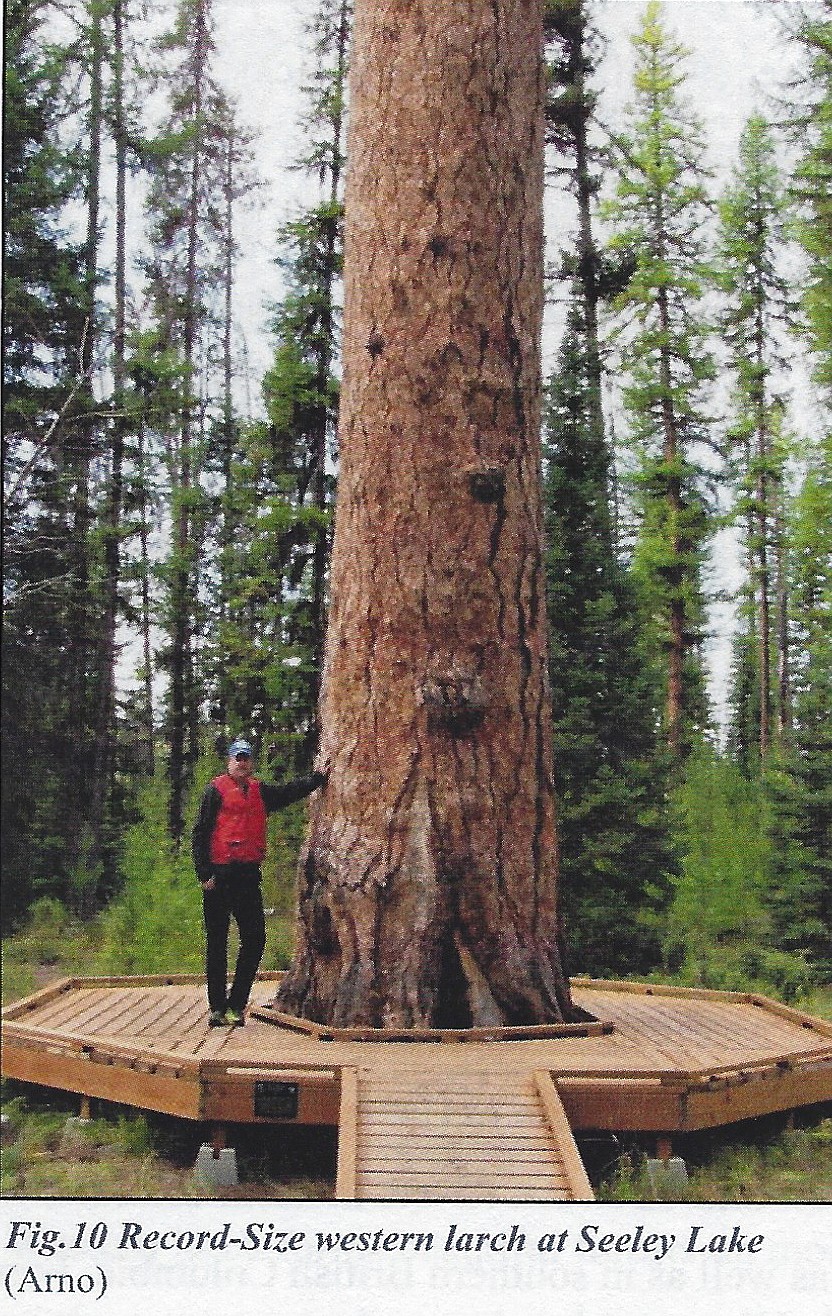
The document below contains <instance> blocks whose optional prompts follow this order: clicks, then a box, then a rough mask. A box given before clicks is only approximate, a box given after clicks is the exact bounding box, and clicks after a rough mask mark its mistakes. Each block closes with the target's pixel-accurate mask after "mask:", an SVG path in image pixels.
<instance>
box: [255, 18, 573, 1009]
mask: <svg viewBox="0 0 832 1316" xmlns="http://www.w3.org/2000/svg"><path fill="white" fill-rule="evenodd" d="M350 113H351V136H350V156H349V173H348V183H347V197H346V216H347V219H346V223H347V232H346V259H345V266H346V275H345V278H346V290H345V297H346V302H345V330H344V338H345V341H344V383H343V392H342V401H341V422H340V452H341V466H340V475H339V488H338V502H337V509H336V523H335V524H336V529H335V545H334V552H333V563H332V602H331V609H330V619H329V631H328V638H327V648H326V655H325V662H324V673H323V689H322V699H321V713H320V716H321V738H322V752H323V756H324V757H325V758H326V759H328V761H329V765H330V778H329V782H328V784H327V786H326V787H325V789H324V790H323V791H321V792H320V793H319V794H318V796H316V797H315V798H314V803H313V805H312V810H311V815H310V828H309V834H308V838H307V840H306V844H305V848H304V851H303V853H302V855H301V860H300V866H299V892H298V925H297V933H296V948H295V957H294V962H293V964H292V967H291V969H290V971H289V973H288V974H287V976H286V979H285V980H284V983H283V984H282V986H281V989H280V991H279V994H278V997H277V1002H276V1003H277V1004H278V1006H279V1007H280V1008H281V1009H283V1010H285V1011H288V1012H291V1013H294V1014H297V1015H301V1016H303V1017H306V1018H309V1019H316V1020H320V1021H322V1022H326V1023H329V1024H331V1025H341V1026H348V1025H362V1024H363V1025H371V1026H377V1027H397V1028H400V1027H425V1026H434V1027H443V1026H445V1027H465V1026H468V1025H471V1024H477V1025H479V1024H500V1023H502V1024H528V1023H547V1022H555V1021H558V1020H568V1019H569V1018H570V1017H571V1003H570V997H569V986H568V981H567V979H566V976H565V972H564V969H563V966H562V960H561V951H560V937H559V924H558V914H557V903H556V895H557V890H556V888H557V854H556V838H555V817H554V794H553V782H552V762H551V732H550V706H549V695H548V688H547V670H546V633H545V607H544V595H543V574H542V563H541V553H542V544H541V538H542V535H541V506H540V474H539V419H540V415H539V413H540V360H539V356H540V326H541V316H542V298H543V270H542V261H543V221H542V194H543V62H542V2H541V0H510V2H509V0H455V3H454V4H449V5H445V4H439V3H437V2H436V0H363V2H362V0H358V3H357V4H356V6H355V31H354V38H353V48H352V70H351V101H350Z"/></svg>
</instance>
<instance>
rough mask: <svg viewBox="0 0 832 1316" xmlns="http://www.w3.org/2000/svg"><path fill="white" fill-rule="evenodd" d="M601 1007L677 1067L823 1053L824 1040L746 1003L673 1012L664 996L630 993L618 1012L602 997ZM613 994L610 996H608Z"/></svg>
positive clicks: (696, 1005)
mask: <svg viewBox="0 0 832 1316" xmlns="http://www.w3.org/2000/svg"><path fill="white" fill-rule="evenodd" d="M602 995H603V1002H602V1005H601V1008H603V1009H605V1012H608V1013H610V1014H613V1013H614V1014H615V1015H616V1019H615V1022H616V1027H617V1029H618V1030H619V1031H620V1032H621V1034H622V1035H623V1036H626V1037H627V1038H628V1039H631V1040H635V1039H637V1038H639V1037H642V1038H645V1039H647V1040H648V1041H649V1042H651V1043H652V1045H653V1046H654V1047H655V1048H656V1049H658V1050H660V1051H661V1053H662V1054H663V1055H664V1056H665V1057H666V1060H669V1061H671V1062H672V1063H673V1064H674V1065H675V1066H676V1067H677V1068H680V1069H683V1070H692V1069H699V1068H704V1069H707V1068H709V1067H712V1066H714V1065H725V1064H727V1063H730V1062H736V1063H737V1064H738V1065H742V1064H748V1063H750V1062H751V1061H752V1059H754V1058H755V1057H759V1056H760V1054H761V1052H762V1054H769V1055H771V1056H780V1055H782V1054H785V1053H791V1052H793V1051H795V1050H800V1051H805V1050H812V1049H814V1050H817V1051H818V1052H822V1051H823V1050H824V1049H825V1048H826V1047H827V1046H828V1040H827V1039H825V1038H824V1037H823V1036H822V1035H820V1034H812V1033H811V1032H810V1031H809V1030H807V1029H805V1028H803V1027H801V1026H800V1025H799V1024H796V1023H794V1022H792V1021H791V1020H788V1019H779V1018H778V1017H777V1016H776V1015H770V1016H768V1017H764V1018H763V1019H761V1020H760V1022H761V1024H762V1025H763V1026H762V1027H761V1028H759V1030H758V1029H757V1028H756V1024H757V1016H758V1015H761V1016H764V1014H765V1012H764V1011H762V1010H760V1009H759V1008H758V1007H756V1006H753V1005H750V1004H735V1003H733V1002H730V1003H726V1004H725V1005H724V1006H722V1009H721V1011H720V1008H719V1006H718V1005H717V1003H715V1002H712V1001H701V1002H699V1001H695V1002H694V1001H684V1002H681V1003H679V1005H678V1006H677V1007H676V1008H674V1006H673V1003H672V1002H670V1001H668V998H667V997H661V998H660V997H655V996H647V997H645V996H636V995H635V994H633V996H632V997H630V998H629V999H628V1000H627V1001H626V1003H625V1004H624V1005H623V1008H622V1009H621V1010H619V1009H615V1008H614V1005H613V1003H612V1002H611V1003H610V1005H609V1007H608V1008H607V1000H608V998H607V997H606V995H605V994H602ZM612 995H613V994H612V993H611V994H610V996H612Z"/></svg>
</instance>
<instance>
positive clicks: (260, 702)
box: [2, 0, 832, 1000]
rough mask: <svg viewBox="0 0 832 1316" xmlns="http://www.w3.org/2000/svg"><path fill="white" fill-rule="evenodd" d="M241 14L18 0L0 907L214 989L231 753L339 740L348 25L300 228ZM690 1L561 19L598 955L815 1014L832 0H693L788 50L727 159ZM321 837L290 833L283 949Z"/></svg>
mask: <svg viewBox="0 0 832 1316" xmlns="http://www.w3.org/2000/svg"><path fill="white" fill-rule="evenodd" d="M215 7H216V8H217V9H219V8H221V7H222V6H221V5H220V4H219V0H216V4H215V5H212V2H211V0H176V2H174V0H167V2H166V3H157V4H152V3H150V2H149V0H147V2H146V0H61V2H60V3H58V2H57V0H54V2H53V0H8V3H7V6H6V106H5V114H6V118H5V135H6V140H5V153H4V180H5V192H4V202H5V268H4V322H3V334H4V338H3V347H4V370H5V391H4V403H3V408H4V412H3V423H4V435H5V464H4V536H5V538H4V574H5V623H4V632H3V663H2V674H3V768H4V789H3V800H2V809H3V814H2V845H3V884H4V919H5V930H6V932H7V933H9V934H17V937H18V940H19V938H20V937H21V936H22V937H23V943H24V944H25V946H26V947H27V954H29V953H31V955H32V956H33V957H34V958H35V959H37V960H40V961H47V962H48V961H49V960H50V959H58V958H61V959H62V960H63V961H65V960H66V956H67V954H68V952H69V950H70V948H74V951H72V953H74V954H75V955H76V956H77V958H78V961H79V963H78V964H77V966H76V967H78V968H79V969H80V970H83V971H86V972H89V971H101V972H104V971H113V972H116V971H119V972H129V971H152V970H159V971H176V970H180V971H181V970H190V969H192V970H198V969H199V968H200V967H201V958H202V952H201V927H200V906H199V901H198V900H197V892H196V888H195V880H194V877H193V872H192V868H191V864H190V854H189V844H188V841H189V826H190V821H191V818H192V816H193V812H194V810H195V806H196V801H197V799H198V795H199V792H200V791H201V789H202V786H203V785H204V783H205V781H206V780H208V779H209V778H210V777H211V776H213V775H214V773H215V772H216V771H217V769H218V767H219V766H220V765H221V762H222V756H223V753H224V748H225V746H226V744H227V742H228V739H229V738H230V737H232V736H234V735H236V734H240V733H242V734H246V735H247V736H249V737H250V738H251V739H253V741H254V742H255V744H256V746H257V749H258V752H259V754H260V756H261V758H262V760H263V761H264V768H265V764H266V761H267V762H268V764H269V770H270V771H271V772H272V773H273V774H274V775H277V776H281V775H292V774H294V773H295V772H297V771H302V770H304V769H305V768H306V767H308V765H309V763H310V761H311V757H312V754H313V753H314V748H315V705H316V698H317V687H318V674H319V668H320V655H321V650H322V644H323V635H324V630H325V624H326V600H327V582H328V564H329V553H330V547H331V537H332V509H333V505H334V492H335V488H336V483H337V473H338V453H337V439H336V434H337V412H338V375H339V331H340V286H341V285H340V274H341V260H342V208H341V207H342V201H341V198H342V190H343V178H344V169H345V165H346V150H347V126H348V117H349V105H348V98H347V92H346V75H347V70H348V64H349V29H350V17H351V13H350V9H351V6H350V4H349V3H348V2H347V0H318V2H317V3H316V2H315V0H309V4H308V6H304V7H302V8H304V9H308V14H306V17H307V19H308V25H307V28H306V59H305V71H304V73H303V74H302V75H301V81H302V84H303V86H302V100H303V104H304V113H303V117H302V120H301V121H300V123H299V124H298V125H297V128H296V129H295V128H293V130H292V131H293V133H294V138H295V139H296V141H297V158H296V160H294V161H293V164H292V168H291V169H287V170H285V171H284V172H283V173H282V174H281V179H283V178H285V191H284V193H283V195H282V197H281V200H280V211H281V213H280V214H279V215H278V214H276V213H272V211H271V210H270V209H269V208H268V207H267V204H266V200H265V197H266V191H265V189H264V188H263V186H262V180H261V179H260V178H259V177H258V173H257V168H256V159H257V158H258V156H259V158H263V157H262V155H261V154H260V153H259V152H257V151H255V138H254V135H253V131H252V128H251V127H250V126H249V125H248V124H246V123H245V122H244V121H243V119H242V116H241V112H240V109H239V106H238V104H237V103H236V102H235V100H234V98H233V96H232V95H231V94H230V92H229V90H228V86H229V83H228V80H227V78H226V79H224V78H223V76H222V73H221V70H222V69H223V68H224V67H225V68H227V64H228V59H229V54H228V50H227V49H226V50H225V51H223V50H222V49H220V48H218V44H217V42H218V38H217V36H216V31H215V14H214V12H213V10H214V8H215ZM682 7H683V6H681V5H679V4H668V5H666V6H664V7H662V6H660V5H657V4H648V5H646V6H644V7H640V6H639V7H636V6H630V5H626V6H624V5H620V6H619V5H616V4H615V3H611V2H610V0H548V3H547V8H546V14H547V19H546V24H547V46H546V59H547V64H548V67H549V78H548V96H547V127H548V139H549V173H548V197H547V216H548V218H549V221H550V223H549V230H550V231H549V239H548V241H549V246H548V255H549V274H548V280H547V283H548V289H547V291H548V296H549V303H550V313H549V316H548V320H547V372H546V373H547V378H546V407H545V419H544V430H543V436H542V438H543V478H544V500H545V515H546V531H547V550H546V552H547V558H546V563H547V586H548V599H547V606H548V612H549V622H550V630H551V663H550V670H551V683H552V692H553V699H554V710H555V717H554V726H553V735H554V738H555V752H556V772H557V787H558V796H559V801H560V816H559V837H560V848H561V873H562V876H561V895H562V903H563V907H564V913H565V918H566V928H567V937H568V945H569V951H570V963H569V967H570V970H571V971H572V972H582V973H591V974H594V975H599V976H600V975H616V976H638V977H646V976H649V975H652V974H656V975H658V976H662V977H665V978H667V977H674V978H675V979H676V980H679V981H682V982H685V983H690V984H696V985H703V986H709V987H723V988H742V989H746V988H749V987H757V988H761V989H763V990H765V991H767V992H769V993H771V994H775V995H779V996H780V997H782V998H783V999H786V1000H794V999H796V998H798V997H800V996H801V995H805V994H806V993H808V992H810V991H811V990H812V989H813V988H814V987H817V986H818V985H822V984H824V983H827V984H828V982H829V978H830V970H832V953H831V952H830V927H831V926H832V920H830V890H832V882H831V881H830V878H831V877H832V873H831V872H830V865H831V863H832V771H830V766H831V765H832V731H830V724H829V707H830V694H832V689H831V687H832V662H831V661H830V659H832V631H831V630H830V612H831V611H832V552H830V550H831V549H832V467H831V466H830V461H832V427H830V422H829V409H828V403H829V389H830V384H832V359H830V347H831V346H832V343H831V342H830V325H832V314H830V309H831V308H830V298H832V292H831V291H830V290H831V289H832V215H830V208H829V196H830V194H832V82H831V81H830V79H831V76H832V6H830V4H829V3H828V0H823V2H818V3H783V4H776V5H771V4H769V5H765V6H751V5H745V4H743V5H739V4H737V5H731V4H713V5H706V6H695V7H696V8H701V9H703V10H705V9H708V10H712V11H714V12H715V13H716V12H718V14H719V21H720V22H723V23H725V24H728V23H730V21H731V20H730V12H731V10H732V9H740V8H742V9H743V10H744V11H746V13H747V12H748V11H749V10H751V9H755V10H756V12H757V14H758V16H759V21H760V22H761V23H763V24H769V25H771V31H772V42H773V43H774V42H775V40H776V42H777V49H778V51H780V52H781V58H780V64H781V67H782V68H783V70H784V72H783V77H782V80H781V81H780V82H779V84H778V85H774V84H773V83H770V84H769V85H767V86H766V87H765V88H761V89H760V95H759V104H758V105H756V106H754V107H752V109H751V110H750V112H749V117H748V118H747V120H745V121H744V122H743V123H742V125H740V126H739V128H738V132H737V136H736V141H735V142H734V143H733V158H731V159H730V160H726V157H725V150H726V140H727V138H726V139H721V140H720V142H719V144H718V145H719V152H718V154H719V159H718V161H715V160H714V158H713V157H714V151H713V149H712V148H713V147H714V146H715V145H716V143H714V141H713V138H711V139H709V136H708V132H707V131H706V126H705V119H706V116H705V110H706V108H707V107H706V106H704V105H702V104H697V101H696V99H695V98H694V97H693V96H692V95H691V90H692V81H691V78H690V68H691V61H692V60H693V58H694V56H693V52H690V51H687V50H686V49H685V48H684V47H683V46H682V45H681V44H680V42H679V41H678V39H677V37H676V35H675V32H674V14H676V13H678V12H679V10H680V9H681V8H682ZM691 7H693V6H691ZM225 8H226V9H227V8H228V7H227V6H225ZM244 8H245V11H246V14H247V15H248V18H249V20H251V18H252V11H251V7H250V6H244ZM296 8H298V6H296ZM625 9H626V10H627V11H629V13H630V14H631V15H632V17H633V26H632V32H631V34H630V36H631V40H628V41H627V42H625V43H623V44H622V42H621V40H620V36H621V32H620V29H621V14H622V11H623V10H625ZM713 24H714V20H713V18H712V19H711V22H710V24H707V23H706V24H703V36H702V40H703V41H707V38H708V32H709V30H711V31H712V30H713ZM226 29H227V25H226ZM217 30H218V29H217ZM248 35H249V36H250V35H251V34H250V33H249V34H248ZM232 44H233V43H232ZM605 46H606V53H605ZM245 48H246V49H247V50H251V49H252V47H251V43H250V42H247V44H246V47H245ZM282 55H283V52H281V50H279V49H277V50H271V51H270V52H269V57H270V59H272V60H273V61H274V79H275V81H276V82H280V81H281V80H285V79H286V78H288V76H289V71H288V70H290V69H291V71H292V77H294V76H295V72H296V69H297V65H296V63H295V62H294V55H293V56H292V62H291V63H289V62H288V52H287V60H286V61H284V60H283V58H282ZM733 58H735V59H736V60H737V61H741V60H742V59H743V50H742V49H741V48H735V50H734V55H733ZM610 59H612V61H613V63H612V65H610V63H609V61H610ZM610 67H612V68H614V69H615V76H614V77H612V78H610V77H609V75H608V73H607V75H606V76H605V70H609V69H610ZM731 73H732V70H731V68H730V67H728V68H726V69H725V77H726V80H728V81H730V78H731ZM237 77H238V78H240V79H244V78H245V71H244V70H243V71H239V69H238V73H237ZM252 78H253V79H254V73H252ZM699 94H700V95H701V83H700V84H699ZM293 101H294V98H293V97H289V98H287V101H286V103H287V105H289V104H291V103H293ZM715 163H718V165H719V172H718V174H716V175H715V174H714V173H713V172H712V165H713V164H715ZM272 181H274V180H272ZM273 195H274V194H273V192H272V197H273ZM253 256H254V257H259V258H261V259H262V262H263V264H264V265H268V264H269V263H272V262H273V263H274V265H275V268H276V272H277V279H276V283H275V286H276V288H277V289H278V290H279V291H278V293H277V294H276V299H275V301H274V303H273V304H272V305H271V308H270V310H269V312H268V316H267V317H266V315H265V314H264V315H263V320H264V325H263V329H264V330H265V333H264V336H263V340H262V341H264V342H266V341H267V342H268V344H269V352H268V360H267V361H266V364H265V365H264V366H263V367H262V368H261V367H259V366H258V364H257V358H258V350H255V349H254V348H253V346H252V343H251V336H252V329H251V324H252V293H251V278H252V276H251V272H250V271H251V267H252V257H253ZM244 270H248V271H249V272H248V274H247V275H246V278H247V279H248V281H249V282H248V284H247V285H244V284H243V283H241V271H244ZM255 280H256V276H255ZM262 282H263V284H264V285H268V284H269V283H270V278H267V276H266V275H263V277H262ZM255 300H256V299H255ZM243 326H244V327H245V332H243ZM726 615H727V616H728V617H729V618H730V641H729V643H730V655H729V658H728V660H727V661H726V660H725V658H724V650H725V639H724V624H723V623H722V622H720V620H719V619H720V618H724V617H725V616H726ZM718 624H719V628H720V629H721V631H722V633H723V638H722V640H721V648H720V646H718V645H717V644H716V639H717V638H718V637H717V635H716V629H717V626H718ZM715 653H717V654H722V655H723V656H722V657H719V658H717V659H716V660H715V659H714V654H715ZM302 823H303V814H302V810H294V811H288V812H286V813H283V814H280V815H278V816H277V818H276V819H274V820H273V821H272V824H271V826H272V829H273V836H272V846H271V856H270V860H269V863H268V866H267V870H266V874H265V881H266V891H267V904H268V905H269V907H270V909H271V910H272V911H273V917H272V919H271V920H270V941H269V949H268V952H267V960H266V961H265V966H266V967H281V966H283V965H285V963H286V962H287V958H288V954H289V949H290V941H291V909H292V905H293V883H294V862H295V856H296V853H297V848H298V844H299V839H300V832H301V829H302Z"/></svg>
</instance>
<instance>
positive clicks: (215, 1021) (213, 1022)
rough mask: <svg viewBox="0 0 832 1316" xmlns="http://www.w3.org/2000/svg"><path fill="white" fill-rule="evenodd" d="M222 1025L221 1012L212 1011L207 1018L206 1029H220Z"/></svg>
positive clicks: (223, 1016) (222, 1017)
mask: <svg viewBox="0 0 832 1316" xmlns="http://www.w3.org/2000/svg"><path fill="white" fill-rule="evenodd" d="M224 1023H225V1015H224V1014H223V1012H222V1010H212V1011H211V1013H210V1015H209V1016H208V1027H209V1028H222V1026H223V1024H224Z"/></svg>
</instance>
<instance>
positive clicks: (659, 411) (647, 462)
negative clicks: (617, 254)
mask: <svg viewBox="0 0 832 1316" xmlns="http://www.w3.org/2000/svg"><path fill="white" fill-rule="evenodd" d="M633 45H634V47H635V53H636V69H635V79H634V89H635V98H634V102H633V105H632V106H631V107H630V109H629V111H628V123H627V127H626V130H625V132H624V134H622V135H621V136H620V137H618V138H617V139H616V143H615V145H616V158H617V185H616V191H615V197H614V199H613V200H611V201H610V203H609V204H608V205H607V206H606V207H605V214H606V216H607V218H608V220H609V221H610V222H611V224H612V226H613V236H612V239H611V242H610V246H611V248H612V250H613V251H617V250H621V251H624V252H626V253H627V254H628V255H629V256H630V257H631V258H632V260H633V261H634V271H633V273H632V275H631V277H630V278H629V279H628V281H627V284H626V287H625V288H624V290H623V291H622V292H621V293H619V295H618V296H617V298H616V299H615V302H614V308H615V310H616V314H617V322H618V337H619V343H620V360H621V367H622V369H623V371H624V374H625V377H626V378H625V384H624V387H623V400H624V404H625V407H626V409H627V413H628V416H629V421H630V439H631V443H632V447H633V450H634V454H635V464H636V470H635V475H634V478H633V486H634V491H635V501H636V504H637V508H638V514H639V525H638V535H637V541H636V545H635V556H634V564H635V569H636V571H637V574H638V577H639V579H640V581H641V582H642V586H643V589H644V592H645V599H646V605H647V607H648V609H649V611H650V613H651V614H652V616H653V618H654V636H653V644H654V647H655V650H656V654H657V659H658V664H659V670H660V672H661V675H662V680H663V684H664V687H665V692H666V693H665V712H664V726H665V734H666V738H667V744H668V748H669V750H670V752H671V755H672V756H673V757H674V758H675V759H677V760H678V759H680V758H682V757H683V756H684V754H685V753H686V751H687V749H688V748H689V747H690V745H691V743H692V741H693V740H694V739H695V737H696V736H697V734H698V733H699V732H700V731H701V730H702V729H703V728H704V726H705V725H706V722H707V707H706V697H705V690H704V672H703V660H702V626H703V609H704V600H703V591H702V564H703V556H704V551H705V546H706V543H707V538H708V533H709V524H708V516H707V502H706V489H707V483H708V470H707V464H706V463H705V461H704V452H705V448H704V445H705V444H706V443H707V441H708V426H707V418H706V415H705V412H704V409H703V400H702V393H703V388H704V386H705V385H706V384H707V383H708V382H709V380H710V379H711V378H712V375H713V365H712V361H711V358H710V355H709V352H708V350H707V344H706V338H707V325H706V322H705V319H704V314H703V312H702V310H701V308H700V302H701V299H702V296H703V291H704V286H703V280H704V273H705V271H704V263H703V250H702V223H703V218H704V214H705V207H706V201H707V195H706V191H705V181H704V177H703V167H702V157H703V154H704V139H703V134H702V129H701V125H700V123H699V122H698V120H697V119H696V118H695V116H694V115H693V114H692V113H691V112H690V111H689V109H688V108H687V107H686V105H685V103H684V101H683V98H682V95H681V89H682V87H683V84H684V81H685V72H684V60H685V57H686V53H687V52H686V51H685V49H684V48H683V47H682V46H681V45H680V44H679V43H678V42H677V41H676V40H675V39H674V38H673V37H672V36H671V35H670V33H669V32H668V31H667V29H666V28H665V26H664V23H663V20H662V14H661V7H660V5H659V4H658V3H655V0H651V3H650V4H648V6H647V9H646V11H645V14H644V19H643V23H642V26H641V28H640V30H639V32H638V33H637V34H636V36H635V37H634V38H633Z"/></svg>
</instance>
